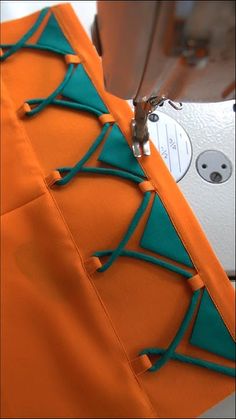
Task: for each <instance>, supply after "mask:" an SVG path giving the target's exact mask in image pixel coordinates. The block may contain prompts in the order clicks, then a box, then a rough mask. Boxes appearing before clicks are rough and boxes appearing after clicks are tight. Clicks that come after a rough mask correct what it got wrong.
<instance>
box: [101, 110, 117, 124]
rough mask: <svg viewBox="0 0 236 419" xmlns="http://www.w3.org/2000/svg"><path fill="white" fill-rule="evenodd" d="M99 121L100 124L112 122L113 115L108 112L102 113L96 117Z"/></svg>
mask: <svg viewBox="0 0 236 419" xmlns="http://www.w3.org/2000/svg"><path fill="white" fill-rule="evenodd" d="M98 119H99V121H100V122H101V124H102V125H104V124H106V123H107V122H114V121H115V119H114V117H113V116H112V115H111V114H109V113H104V114H103V115H101V116H99V117H98Z"/></svg>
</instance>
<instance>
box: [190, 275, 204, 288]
mask: <svg viewBox="0 0 236 419" xmlns="http://www.w3.org/2000/svg"><path fill="white" fill-rule="evenodd" d="M188 284H189V285H190V287H191V288H192V290H193V291H196V290H199V289H200V288H203V287H204V282H203V280H202V278H201V277H200V275H194V276H193V277H192V278H190V279H188Z"/></svg>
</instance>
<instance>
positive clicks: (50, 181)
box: [45, 170, 61, 187]
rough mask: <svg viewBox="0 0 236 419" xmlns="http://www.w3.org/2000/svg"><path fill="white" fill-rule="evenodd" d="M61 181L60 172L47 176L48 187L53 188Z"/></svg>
mask: <svg viewBox="0 0 236 419" xmlns="http://www.w3.org/2000/svg"><path fill="white" fill-rule="evenodd" d="M60 179H61V175H60V173H59V172H58V170H53V171H52V172H51V173H49V175H48V176H46V178H45V182H46V185H47V186H49V187H52V186H53V185H54V184H55V182H56V181H57V180H60Z"/></svg>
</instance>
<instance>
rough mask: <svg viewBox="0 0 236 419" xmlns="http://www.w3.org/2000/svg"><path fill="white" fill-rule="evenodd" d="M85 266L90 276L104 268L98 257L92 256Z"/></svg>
mask: <svg viewBox="0 0 236 419" xmlns="http://www.w3.org/2000/svg"><path fill="white" fill-rule="evenodd" d="M84 265H85V268H86V271H87V272H88V274H89V275H92V274H93V273H94V272H96V271H97V270H98V269H99V268H101V266H102V264H101V262H100V259H99V258H98V257H97V256H91V257H90V258H89V259H87V260H86V261H85V262H84Z"/></svg>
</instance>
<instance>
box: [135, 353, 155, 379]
mask: <svg viewBox="0 0 236 419" xmlns="http://www.w3.org/2000/svg"><path fill="white" fill-rule="evenodd" d="M131 363H132V367H133V370H134V372H135V374H137V375H140V374H143V373H144V372H146V371H147V370H148V369H149V368H151V366H152V363H151V361H150V359H149V357H148V356H147V355H141V356H138V357H137V358H135V359H133V360H132V362H131Z"/></svg>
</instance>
